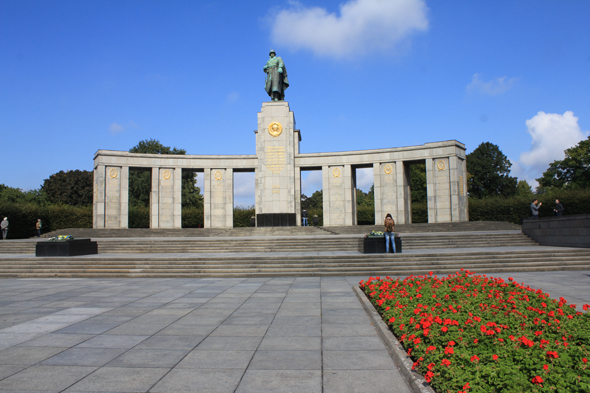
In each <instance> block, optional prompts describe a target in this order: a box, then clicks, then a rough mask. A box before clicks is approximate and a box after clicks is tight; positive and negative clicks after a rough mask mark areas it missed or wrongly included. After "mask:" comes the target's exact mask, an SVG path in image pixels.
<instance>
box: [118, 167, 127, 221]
mask: <svg viewBox="0 0 590 393" xmlns="http://www.w3.org/2000/svg"><path fill="white" fill-rule="evenodd" d="M120 215H121V220H120V223H119V227H120V228H129V167H128V166H124V167H122V168H121V210H120Z"/></svg>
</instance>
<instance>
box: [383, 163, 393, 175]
mask: <svg viewBox="0 0 590 393" xmlns="http://www.w3.org/2000/svg"><path fill="white" fill-rule="evenodd" d="M392 170H393V167H392V166H391V165H390V164H387V165H385V166H384V167H383V172H385V174H386V175H391V171H392Z"/></svg>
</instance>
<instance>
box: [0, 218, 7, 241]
mask: <svg viewBox="0 0 590 393" xmlns="http://www.w3.org/2000/svg"><path fill="white" fill-rule="evenodd" d="M0 228H2V240H4V239H6V236H7V235H8V217H4V220H2V223H0Z"/></svg>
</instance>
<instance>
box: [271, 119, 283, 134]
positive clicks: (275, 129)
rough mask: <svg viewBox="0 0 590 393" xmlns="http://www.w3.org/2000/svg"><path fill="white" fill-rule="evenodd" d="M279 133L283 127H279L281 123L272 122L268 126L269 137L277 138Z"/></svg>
mask: <svg viewBox="0 0 590 393" xmlns="http://www.w3.org/2000/svg"><path fill="white" fill-rule="evenodd" d="M281 132H283V126H282V125H281V123H279V122H276V121H273V122H272V123H270V124H269V125H268V133H269V134H270V135H272V136H274V137H277V136H279V135H281Z"/></svg>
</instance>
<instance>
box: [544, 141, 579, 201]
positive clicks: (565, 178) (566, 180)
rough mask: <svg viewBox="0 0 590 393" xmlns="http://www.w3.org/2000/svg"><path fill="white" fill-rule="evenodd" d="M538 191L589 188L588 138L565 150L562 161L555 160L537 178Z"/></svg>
mask: <svg viewBox="0 0 590 393" xmlns="http://www.w3.org/2000/svg"><path fill="white" fill-rule="evenodd" d="M537 181H538V182H539V189H540V190H543V189H545V190H546V189H571V190H576V189H586V188H590V136H589V137H588V139H585V140H582V141H580V143H578V144H577V145H576V146H574V147H571V148H569V149H566V150H565V158H564V159H563V160H561V161H560V160H555V161H553V162H552V163H551V164H549V168H548V169H547V170H546V171H545V172H544V173H543V176H542V177H540V178H538V179H537Z"/></svg>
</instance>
